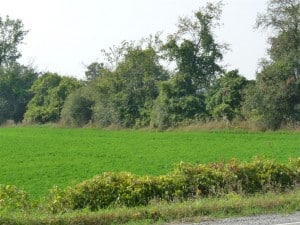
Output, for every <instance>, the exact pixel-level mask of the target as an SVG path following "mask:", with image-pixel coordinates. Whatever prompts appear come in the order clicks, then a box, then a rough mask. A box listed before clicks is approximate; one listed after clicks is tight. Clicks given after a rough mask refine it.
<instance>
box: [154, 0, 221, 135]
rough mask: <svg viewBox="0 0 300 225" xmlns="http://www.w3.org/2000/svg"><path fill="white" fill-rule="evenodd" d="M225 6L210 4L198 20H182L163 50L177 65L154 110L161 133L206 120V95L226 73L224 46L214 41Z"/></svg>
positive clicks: (196, 18) (156, 123)
mask: <svg viewBox="0 0 300 225" xmlns="http://www.w3.org/2000/svg"><path fill="white" fill-rule="evenodd" d="M221 7H222V4H221V3H218V4H215V5H214V4H210V3H209V4H207V6H206V7H204V8H202V9H200V10H199V11H197V12H196V13H195V19H192V18H186V17H185V18H180V20H179V25H178V31H177V32H176V33H175V34H174V35H171V36H170V37H169V39H168V41H167V43H166V44H164V45H163V46H162V51H164V53H165V56H166V57H167V59H168V60H170V61H175V62H176V71H175V74H174V75H173V76H172V78H171V79H170V80H169V81H167V82H164V83H162V85H161V89H160V92H159V96H158V98H157V100H156V101H155V105H154V107H153V110H152V116H151V118H152V120H151V124H152V126H154V127H158V128H160V129H163V128H166V127H169V126H176V125H178V124H179V123H182V122H185V121H190V120H196V119H197V120H198V119H201V118H202V119H203V117H205V115H206V109H205V102H204V94H205V92H206V91H207V89H208V88H209V87H210V86H211V84H212V82H213V81H214V80H215V78H216V77H217V76H219V75H220V74H221V72H222V68H221V66H220V65H219V64H218V62H219V61H220V60H221V59H222V53H221V50H222V46H221V45H219V44H217V43H216V41H215V39H214V34H213V30H212V29H213V28H214V27H215V26H216V25H217V24H218V20H219V18H220V15H221Z"/></svg>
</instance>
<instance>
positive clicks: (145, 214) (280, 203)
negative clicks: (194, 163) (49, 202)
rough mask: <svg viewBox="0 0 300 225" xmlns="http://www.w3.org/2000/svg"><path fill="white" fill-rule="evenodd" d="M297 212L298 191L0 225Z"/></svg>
mask: <svg viewBox="0 0 300 225" xmlns="http://www.w3.org/2000/svg"><path fill="white" fill-rule="evenodd" d="M299 210H300V190H295V191H292V192H288V193H281V194H279V193H267V194H264V195H262V194H259V195H255V196H247V197H246V196H239V195H236V194H228V195H226V196H224V197H222V198H204V199H198V200H193V201H189V202H179V203H174V204H167V203H163V202H160V203H157V202H154V203H153V204H152V205H150V206H147V207H136V208H114V209H105V210H100V211H97V212H90V211H87V210H83V211H74V212H69V213H65V214H56V215H53V214H47V213H43V212H34V211H31V212H27V213H10V212H4V213H0V224H10V225H14V224H18V225H29V224H30V225H34V224H45V225H46V224H72V225H76V224H78V225H79V224H80V225H89V224H99V225H110V224H127V225H133V224H145V225H147V224H153V223H155V224H165V223H166V222H174V223H175V222H177V223H184V222H201V221H205V220H209V219H212V218H223V217H236V216H250V215H259V214H271V213H276V214H278V213H282V214H286V213H291V212H295V211H299Z"/></svg>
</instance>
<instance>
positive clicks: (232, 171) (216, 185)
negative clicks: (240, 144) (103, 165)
mask: <svg viewBox="0 0 300 225" xmlns="http://www.w3.org/2000/svg"><path fill="white" fill-rule="evenodd" d="M299 161H300V159H299V158H298V159H297V160H296V161H291V162H290V163H288V164H281V163H277V162H275V161H272V160H265V159H263V160H262V159H254V160H253V161H252V162H249V163H244V162H238V161H235V160H232V161H231V162H230V163H228V164H224V163H210V164H199V165H192V164H186V163H181V164H179V165H178V166H177V169H176V170H175V171H174V172H173V173H170V174H169V175H165V176H158V177H149V176H143V177H141V176H136V175H133V174H130V173H103V174H100V175H97V176H95V177H94V178H92V179H90V180H86V181H84V182H82V183H80V184H78V185H75V186H74V187H68V188H67V189H65V190H64V191H62V190H57V189H55V190H56V191H54V195H52V196H51V197H52V198H50V200H49V201H50V204H49V206H50V209H51V210H52V211H53V212H58V211H59V210H66V209H69V210H76V209H83V208H89V209H90V210H92V211H95V210H98V209H100V208H107V207H108V206H112V205H125V206H129V207H133V206H139V205H147V204H149V202H150V200H154V199H156V200H166V201H168V202H171V201H174V200H175V199H188V198H191V197H196V196H208V195H210V196H213V195H221V194H224V193H233V192H236V193H245V194H248V193H257V192H266V191H270V190H286V189H287V188H292V187H294V186H295V185H297V184H298V182H299V179H300V178H299V173H297V171H298V170H299V168H298V167H297V168H296V169H297V170H296V171H295V170H293V169H294V168H295V167H294V166H295V165H298V166H299ZM295 162H296V163H295ZM291 164H293V165H291ZM57 191H58V194H57ZM57 205H58V206H59V207H58V208H57V207H56V206H57ZM62 206H63V207H62Z"/></svg>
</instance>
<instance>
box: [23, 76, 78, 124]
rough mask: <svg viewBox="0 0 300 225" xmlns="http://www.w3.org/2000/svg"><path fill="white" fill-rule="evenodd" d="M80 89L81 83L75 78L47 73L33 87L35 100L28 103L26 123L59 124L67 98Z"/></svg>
mask: <svg viewBox="0 0 300 225" xmlns="http://www.w3.org/2000/svg"><path fill="white" fill-rule="evenodd" d="M78 87H80V83H79V82H78V81H77V80H76V79H74V78H69V77H62V76H59V75H58V74H55V73H45V74H44V75H42V76H41V77H39V78H38V79H37V80H36V81H35V82H34V84H33V85H32V87H31V92H32V93H33V98H32V99H31V101H30V102H29V103H28V109H27V111H26V113H25V117H24V122H26V123H46V122H57V121H58V120H59V119H60V112H61V110H62V107H63V105H64V102H65V100H66V98H67V97H68V95H69V94H70V93H71V92H72V91H73V90H75V89H76V88H78Z"/></svg>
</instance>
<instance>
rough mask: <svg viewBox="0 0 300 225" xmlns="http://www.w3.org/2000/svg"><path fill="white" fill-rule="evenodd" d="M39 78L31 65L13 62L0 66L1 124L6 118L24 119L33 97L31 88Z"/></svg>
mask: <svg viewBox="0 0 300 225" xmlns="http://www.w3.org/2000/svg"><path fill="white" fill-rule="evenodd" d="M37 78H38V73H37V72H36V71H35V70H34V69H32V68H31V67H27V66H22V65H19V64H16V63H15V64H13V65H11V66H10V67H0V124H1V123H2V122H5V121H6V120H9V119H10V120H14V122H16V123H18V122H21V121H22V120H23V117H24V113H25V111H26V106H27V104H28V102H29V101H30V100H31V98H32V94H31V93H30V91H29V90H30V88H31V86H32V84H33V83H34V81H35V80H36V79H37Z"/></svg>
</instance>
